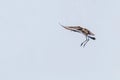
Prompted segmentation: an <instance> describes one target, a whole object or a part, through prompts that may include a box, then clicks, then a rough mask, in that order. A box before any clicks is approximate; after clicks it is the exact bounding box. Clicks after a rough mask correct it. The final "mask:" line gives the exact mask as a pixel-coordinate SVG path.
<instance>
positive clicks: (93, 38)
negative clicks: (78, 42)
mask: <svg viewBox="0 0 120 80" xmlns="http://www.w3.org/2000/svg"><path fill="white" fill-rule="evenodd" d="M88 37H89V38H91V39H92V40H95V39H96V38H95V37H91V36H88Z"/></svg>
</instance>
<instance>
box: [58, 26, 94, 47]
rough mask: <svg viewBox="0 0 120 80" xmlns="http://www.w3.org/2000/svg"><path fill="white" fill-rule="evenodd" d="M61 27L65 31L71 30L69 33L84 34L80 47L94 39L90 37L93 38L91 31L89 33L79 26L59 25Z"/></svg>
mask: <svg viewBox="0 0 120 80" xmlns="http://www.w3.org/2000/svg"><path fill="white" fill-rule="evenodd" d="M60 25H61V24H60ZM61 26H62V27H64V28H65V29H67V30H71V31H74V32H78V33H82V34H84V35H85V37H86V40H85V41H83V42H82V43H81V46H82V45H83V46H85V45H86V43H87V42H88V41H89V38H90V39H93V40H95V39H96V38H95V37H92V36H94V34H93V33H92V32H91V31H89V30H88V29H86V28H82V27H81V26H63V25H61Z"/></svg>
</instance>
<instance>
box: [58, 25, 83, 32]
mask: <svg viewBox="0 0 120 80" xmlns="http://www.w3.org/2000/svg"><path fill="white" fill-rule="evenodd" d="M60 25H61V24H60ZM61 26H62V27H64V28H65V29H67V30H71V31H74V32H81V30H82V29H83V28H82V27H80V26H63V25H61Z"/></svg>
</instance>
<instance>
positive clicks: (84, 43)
mask: <svg viewBox="0 0 120 80" xmlns="http://www.w3.org/2000/svg"><path fill="white" fill-rule="evenodd" d="M88 41H89V37H87V41H86V42H85V43H84V45H83V47H85V45H86V44H87V42H88Z"/></svg>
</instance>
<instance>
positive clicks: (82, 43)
mask: <svg viewBox="0 0 120 80" xmlns="http://www.w3.org/2000/svg"><path fill="white" fill-rule="evenodd" d="M86 41H87V36H86V40H85V41H83V42H82V43H81V46H82V45H83V44H84V43H85V42H86Z"/></svg>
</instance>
